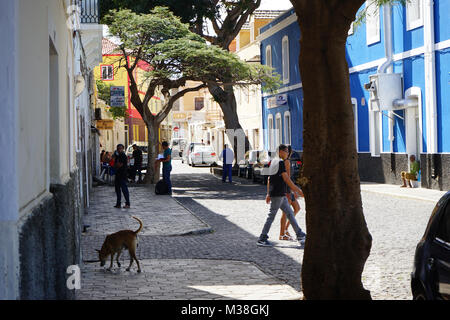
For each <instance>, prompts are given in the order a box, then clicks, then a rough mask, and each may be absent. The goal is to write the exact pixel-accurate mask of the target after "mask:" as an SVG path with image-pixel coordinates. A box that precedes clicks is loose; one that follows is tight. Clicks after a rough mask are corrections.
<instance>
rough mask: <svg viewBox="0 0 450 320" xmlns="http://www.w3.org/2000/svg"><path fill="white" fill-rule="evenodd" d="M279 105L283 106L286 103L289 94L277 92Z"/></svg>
mask: <svg viewBox="0 0 450 320" xmlns="http://www.w3.org/2000/svg"><path fill="white" fill-rule="evenodd" d="M276 99H277V102H276V104H277V106H282V105H283V104H286V103H287V101H288V97H287V94H285V93H283V94H277V98H276Z"/></svg>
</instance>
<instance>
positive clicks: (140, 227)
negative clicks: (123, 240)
mask: <svg viewBox="0 0 450 320" xmlns="http://www.w3.org/2000/svg"><path fill="white" fill-rule="evenodd" d="M132 218H134V219H136V220H137V221H138V222H139V224H140V226H139V229H137V230H136V231H135V232H134V233H135V234H138V233H139V232H140V231H141V230H142V227H143V224H142V221H141V219H139V218H137V217H135V216H132Z"/></svg>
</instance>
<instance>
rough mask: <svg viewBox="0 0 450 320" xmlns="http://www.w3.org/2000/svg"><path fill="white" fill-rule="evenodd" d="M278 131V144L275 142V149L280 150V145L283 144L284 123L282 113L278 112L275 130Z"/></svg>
mask: <svg viewBox="0 0 450 320" xmlns="http://www.w3.org/2000/svg"><path fill="white" fill-rule="evenodd" d="M274 129H275V130H276V142H275V148H278V146H279V145H280V144H282V143H283V142H284V141H283V122H282V120H281V113H280V112H278V113H277V114H276V115H275V128H274Z"/></svg>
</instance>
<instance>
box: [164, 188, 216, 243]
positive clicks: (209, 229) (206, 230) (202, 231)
mask: <svg viewBox="0 0 450 320" xmlns="http://www.w3.org/2000/svg"><path fill="white" fill-rule="evenodd" d="M171 198H172V199H173V200H174V201H175V202H176V203H178V205H180V206H181V207H183V208H184V209H185V210H186V211H188V212H189V213H190V214H192V215H193V216H194V217H196V218H197V219H198V220H200V221H201V222H202V223H203V224H204V225H206V226H207V227H206V228H202V229H198V230H193V231H188V232H185V233H182V234H178V235H173V236H188V235H200V234H207V233H213V232H214V229H213V228H212V227H211V226H210V225H209V224H207V223H206V222H205V221H204V220H203V219H202V218H200V217H199V216H198V215H197V214H195V213H194V212H192V210H191V209H189V208H188V207H186V206H185V205H184V204H182V203H181V202H180V201H178V200H177V199H176V198H174V197H171Z"/></svg>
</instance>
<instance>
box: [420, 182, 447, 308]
mask: <svg viewBox="0 0 450 320" xmlns="http://www.w3.org/2000/svg"><path fill="white" fill-rule="evenodd" d="M411 290H412V295H413V299H414V300H450V191H449V192H447V193H446V194H445V195H444V196H442V198H441V199H440V200H439V201H438V203H437V204H436V206H435V207H434V210H433V212H432V214H431V217H430V220H429V221H428V225H427V228H426V230H425V234H424V235H423V237H422V239H421V240H420V242H419V243H418V245H417V247H416V252H415V256H414V267H413V272H412V273H411Z"/></svg>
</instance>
